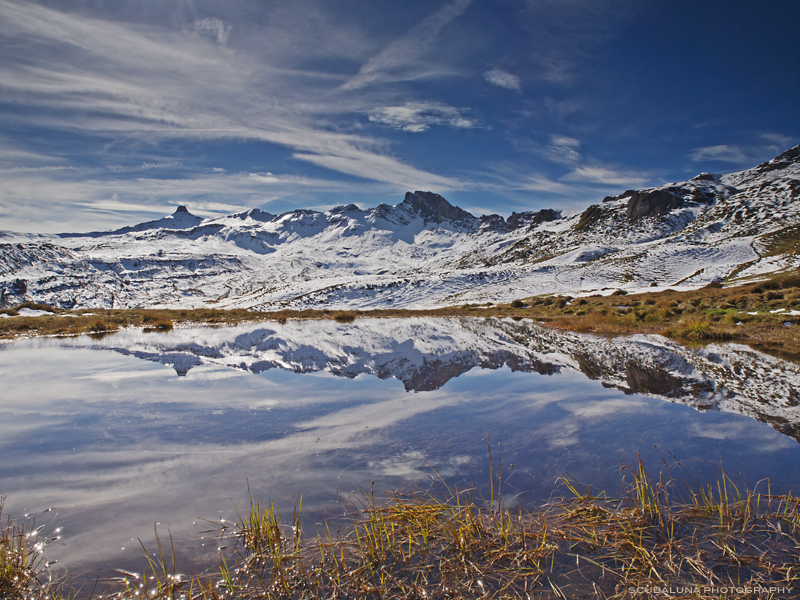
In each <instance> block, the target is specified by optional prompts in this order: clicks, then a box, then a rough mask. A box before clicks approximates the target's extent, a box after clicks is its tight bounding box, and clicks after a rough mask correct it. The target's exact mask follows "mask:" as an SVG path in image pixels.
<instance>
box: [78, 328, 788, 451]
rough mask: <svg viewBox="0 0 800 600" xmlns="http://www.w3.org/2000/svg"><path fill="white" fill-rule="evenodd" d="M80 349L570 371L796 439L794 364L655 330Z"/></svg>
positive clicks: (283, 364)
mask: <svg viewBox="0 0 800 600" xmlns="http://www.w3.org/2000/svg"><path fill="white" fill-rule="evenodd" d="M68 343H69V344H77V345H91V346H93V347H98V348H107V349H112V350H115V351H118V352H122V353H124V354H131V355H134V356H137V357H139V358H142V359H145V360H151V361H157V362H161V363H164V364H167V365H171V366H172V367H173V368H174V369H175V370H176V372H177V373H178V374H179V375H186V374H187V373H188V371H189V370H190V369H191V368H192V367H193V366H196V365H200V364H218V365H226V366H229V367H232V368H237V369H245V370H248V371H251V372H253V373H260V372H263V371H266V370H268V369H274V368H279V369H286V370H290V371H294V372H297V373H311V372H316V371H328V372H330V373H332V374H334V375H337V376H341V377H347V378H354V377H356V376H358V375H360V374H363V373H368V374H372V375H375V376H377V377H379V378H380V379H387V378H389V377H394V378H396V379H398V380H400V381H402V382H403V384H404V385H405V388H406V390H408V391H415V392H422V391H430V390H435V389H438V388H440V387H442V386H443V385H444V384H446V383H447V382H448V381H449V380H450V379H452V378H453V377H458V376H459V375H461V374H462V373H466V372H467V371H469V370H470V369H473V368H475V367H480V368H483V369H497V368H500V367H502V366H507V367H509V368H510V369H511V370H512V371H523V372H532V373H540V374H543V375H554V374H557V373H561V372H578V371H579V372H581V373H583V374H584V375H586V376H587V377H589V378H590V379H594V380H597V381H599V382H601V383H602V384H603V385H604V386H607V387H615V388H618V389H621V390H623V391H624V392H625V393H637V394H646V395H648V396H653V397H658V398H663V399H666V400H669V401H672V402H680V403H683V404H687V405H689V406H692V407H694V408H697V409H699V410H722V411H727V412H736V413H741V414H745V415H749V416H752V417H754V418H756V419H758V420H760V421H763V422H765V423H769V424H770V425H772V426H773V427H774V428H775V429H777V430H778V431H780V432H782V433H784V434H786V435H788V436H791V437H793V438H795V439H797V440H799V441H800V408H798V404H799V403H800V392H799V391H798V390H800V366H798V365H796V364H794V363H789V362H786V361H783V360H780V359H777V358H773V357H771V356H767V355H764V354H760V353H758V352H755V351H753V350H751V349H750V348H747V347H745V346H741V345H735V344H712V345H709V346H706V347H703V348H693V349H689V348H686V347H684V346H681V345H679V344H676V343H674V342H672V341H670V340H667V339H665V338H662V337H660V336H651V335H648V336H645V335H639V336H632V337H617V338H611V339H609V338H601V337H595V336H587V335H579V334H575V333H571V332H564V331H557V330H554V329H550V328H545V327H540V326H538V325H535V324H533V323H531V322H530V321H514V320H510V319H504V320H500V319H470V318H462V319H433V318H425V319H359V320H358V321H356V322H355V323H353V324H346V325H341V324H338V323H335V322H334V321H304V322H298V321H295V322H289V323H286V324H283V325H281V324H277V323H260V324H251V325H244V326H239V327H233V328H218V329H210V328H196V329H183V330H176V331H173V332H171V333H169V334H145V333H142V332H141V331H129V332H122V333H119V334H115V335H112V336H109V337H107V338H105V339H104V340H102V341H99V342H95V341H92V340H89V339H86V340H80V341H75V340H73V341H71V342H68Z"/></svg>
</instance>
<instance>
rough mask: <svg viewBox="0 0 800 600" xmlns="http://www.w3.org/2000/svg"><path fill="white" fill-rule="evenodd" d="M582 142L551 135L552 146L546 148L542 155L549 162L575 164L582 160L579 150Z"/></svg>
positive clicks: (564, 136)
mask: <svg viewBox="0 0 800 600" xmlns="http://www.w3.org/2000/svg"><path fill="white" fill-rule="evenodd" d="M580 147H581V142H580V140H577V139H575V138H573V137H568V136H566V135H551V136H550V144H549V145H548V146H546V147H545V148H544V151H543V152H542V154H543V155H544V156H545V158H547V159H548V160H551V161H553V162H556V163H561V164H573V163H576V162H578V161H579V160H580V159H581V153H580V152H578V149H579V148H580Z"/></svg>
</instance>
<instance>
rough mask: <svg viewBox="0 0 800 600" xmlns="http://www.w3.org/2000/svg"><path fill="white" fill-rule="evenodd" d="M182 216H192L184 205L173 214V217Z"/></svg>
mask: <svg viewBox="0 0 800 600" xmlns="http://www.w3.org/2000/svg"><path fill="white" fill-rule="evenodd" d="M180 214H187V215H191V214H192V213H190V212H189V209H188V208H186V207H185V206H184V205H183V204H181V205H180V206H179V207H178V208H176V209H175V212H174V213H172V215H173V216H178V215H180Z"/></svg>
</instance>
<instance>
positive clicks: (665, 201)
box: [625, 190, 683, 223]
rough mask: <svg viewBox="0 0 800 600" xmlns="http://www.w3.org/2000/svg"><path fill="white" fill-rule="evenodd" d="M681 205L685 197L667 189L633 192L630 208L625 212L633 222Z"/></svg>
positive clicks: (629, 203) (661, 213)
mask: <svg viewBox="0 0 800 600" xmlns="http://www.w3.org/2000/svg"><path fill="white" fill-rule="evenodd" d="M626 193H627V192H626ZM681 206H683V198H680V197H678V196H676V195H675V194H672V193H671V192H668V191H666V190H653V191H652V192H644V193H640V192H633V193H632V194H631V196H630V200H628V209H627V210H626V211H625V214H626V216H627V217H628V221H629V222H631V223H632V222H634V221H638V220H639V219H642V218H644V217H652V216H656V215H663V214H664V213H667V212H669V211H671V210H673V209H675V208H680V207H681Z"/></svg>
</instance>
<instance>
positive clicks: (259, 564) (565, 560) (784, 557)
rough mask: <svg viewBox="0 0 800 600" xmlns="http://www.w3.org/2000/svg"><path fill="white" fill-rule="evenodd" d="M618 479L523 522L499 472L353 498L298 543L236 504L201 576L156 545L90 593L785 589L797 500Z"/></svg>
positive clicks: (543, 593)
mask: <svg viewBox="0 0 800 600" xmlns="http://www.w3.org/2000/svg"><path fill="white" fill-rule="evenodd" d="M673 468H678V469H679V470H680V465H679V464H678V465H677V467H673ZM622 474H623V482H624V489H623V493H622V494H621V495H620V496H619V497H612V496H609V495H606V494H604V493H600V494H598V493H595V492H593V491H592V489H591V488H587V487H586V486H585V485H581V484H580V483H579V482H577V481H575V480H572V479H570V478H562V479H559V481H558V482H557V490H560V493H559V492H557V493H556V494H555V495H554V497H553V499H551V500H550V501H549V502H547V503H546V504H544V505H542V506H539V507H536V508H534V509H532V510H529V511H524V510H522V509H520V508H515V509H512V508H508V507H506V506H505V505H504V500H503V490H502V485H501V482H502V478H501V476H500V473H499V470H498V471H496V472H495V477H494V478H493V481H492V485H491V492H490V497H489V498H485V499H484V498H476V497H475V496H474V494H475V493H476V492H475V491H474V489H472V488H470V489H467V490H459V489H458V488H450V487H448V486H447V485H445V483H444V482H443V481H442V480H441V479H438V477H436V478H434V483H436V485H435V486H433V488H432V489H433V490H434V491H428V492H417V493H394V494H390V495H389V496H388V497H387V498H386V499H385V500H382V501H379V500H376V498H375V497H374V495H373V493H372V491H371V490H369V491H366V490H362V493H361V495H360V496H359V497H358V498H357V499H356V500H354V501H352V502H350V503H349V507H350V509H351V510H350V514H349V517H348V521H347V522H346V523H344V524H342V523H337V524H336V526H335V527H334V529H335V530H336V533H332V531H331V529H332V528H331V525H330V524H328V523H326V524H325V526H324V528H323V532H322V533H321V534H318V535H317V536H304V534H303V531H302V528H301V519H300V511H301V506H298V507H297V509H296V510H295V513H294V515H293V517H292V519H291V520H290V521H288V522H283V521H282V520H281V517H280V515H279V513H278V510H277V508H276V507H275V506H274V505H273V504H272V503H267V504H264V503H263V502H261V501H260V500H258V499H256V498H253V497H252V496H250V497H249V501H248V504H247V505H246V506H245V507H244V508H243V509H238V510H237V514H238V523H237V524H236V525H235V526H234V527H233V528H231V527H228V526H227V525H226V526H223V527H222V529H221V530H220V531H219V533H220V535H221V536H222V537H223V538H225V540H226V541H225V545H227V546H228V551H227V552H226V553H225V554H223V555H221V558H220V563H219V566H218V567H217V568H216V569H215V570H213V571H211V572H208V573H205V574H194V575H192V576H185V575H181V574H179V571H178V570H177V566H176V564H175V559H174V553H172V548H171V545H170V546H169V547H167V546H165V545H164V544H162V542H161V540H160V539H159V538H158V535H156V540H157V547H158V552H157V553H156V554H155V555H153V557H150V556H149V555H148V559H147V561H148V567H147V569H146V570H145V571H144V572H142V573H133V572H128V571H119V572H120V573H122V576H116V577H114V578H111V579H109V581H108V582H106V584H105V585H104V586H103V589H102V592H101V593H99V594H98V593H95V592H96V590H95V592H93V594H94V597H95V598H103V597H105V598H115V599H119V600H122V599H132V598H158V599H167V598H170V599H172V598H185V599H187V600H188V599H199V598H203V599H208V600H212V599H213V600H221V599H223V598H228V599H240V598H241V599H276V600H277V599H288V598H297V599H305V598H365V599H371V598H375V599H377V598H397V599H401V598H402V599H405V598H418V599H423V598H425V599H427V598H475V599H478V598H566V597H580V598H603V599H611V598H614V599H623V598H632V597H635V594H634V593H632V592H631V590H635V589H642V588H654V587H662V588H663V587H670V586H672V587H676V586H677V587H681V588H684V589H685V588H687V587H692V586H699V588H700V589H702V588H724V587H733V588H756V587H762V588H784V589H788V588H791V587H796V586H797V585H800V581H799V580H798V577H799V576H798V570H797V569H796V565H797V564H798V561H800V556H799V555H798V552H799V551H800V550H799V549H800V538H799V537H798V533H800V531H799V526H800V500H798V498H796V497H794V496H793V495H792V494H780V495H779V494H773V493H772V492H771V490H770V487H769V483H768V482H761V483H760V484H759V486H758V489H757V490H750V489H747V488H745V487H744V486H742V485H740V484H737V483H736V482H735V480H734V479H733V478H732V477H731V476H730V475H728V474H727V473H725V472H724V471H722V470H719V471H718V472H717V476H716V478H714V479H713V480H711V481H701V480H694V479H692V478H690V477H689V475H688V474H686V473H683V474H682V476H681V477H680V478H674V477H673V476H672V475H671V474H670V472H669V468H667V465H664V469H663V470H662V472H661V473H660V474H659V476H658V477H657V478H652V477H650V476H649V474H648V473H647V470H646V469H645V467H644V465H643V463H642V462H641V461H640V460H637V462H636V463H635V464H633V465H630V466H624V467H623V468H622ZM3 532H4V533H3V536H4V537H3V540H6V539H15V540H18V541H15V542H13V543H14V544H15V545H13V546H9V548H12V552H13V553H14V556H20V557H23V558H21V560H22V562H23V563H24V564H27V565H29V564H30V563H31V560H33V561H34V562H35V560H37V558H36V556H38V555H35V553H34V554H30V552H31V549H30V548H31V547H30V543H29V542H28V541H26V540H25V535H24V530H23V529H20V528H19V527H18V526H14V525H12V524H8V526H7V527H6V528H5V529H3ZM15 536H16V537H15ZM20 544H22V547H24V548H25V549H23V550H20V547H21V546H20ZM2 547H3V548H5V546H2ZM143 549H144V547H143ZM145 554H146V555H147V552H146V551H145ZM31 556H33V559H31V558H30V557H31ZM25 557H27V558H25ZM26 561H27V562H26ZM15 569H16V570H15V571H14V573H16V574H18V575H17V577H18V579H17V580H13V581H14V582H15V583H13V585H11V584H5V583H4V585H7V587H6V588H2V589H3V593H4V594H5V596H3V597H9V598H23V597H25V598H37V597H42V598H43V597H54V598H56V597H73V596H74V595H75V592H74V590H70V589H69V588H65V587H64V586H61V587H58V588H57V589H56V588H55V587H52V588H51V587H50V586H49V585H48V584H43V583H40V582H38V580H36V578H35V572H34V570H33V569H32V568H30V567H29V566H23V567H21V568H16V567H15ZM12 579H13V577H12ZM3 581H4V582H5V581H6V580H3ZM18 582H19V583H18ZM14 585H16V586H17V587H13V586H14ZM8 586H10V587H8ZM745 596H746V594H745V595H740V596H737V595H736V594H730V595H728V596H725V597H745ZM87 597H88V595H87ZM678 597H691V598H716V597H721V595H720V594H718V593H714V592H708V593H705V594H704V593H701V592H698V593H696V594H694V595H691V594H687V595H686V596H678Z"/></svg>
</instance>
